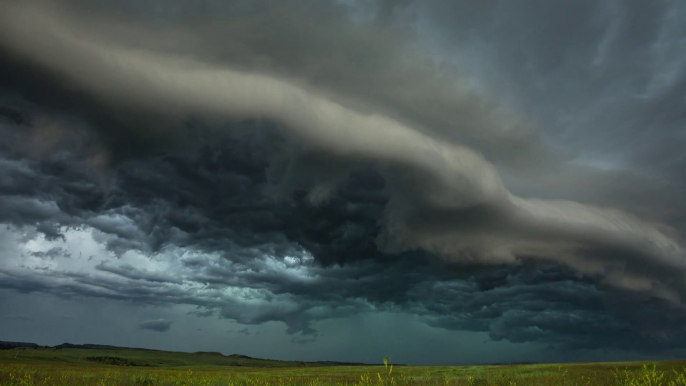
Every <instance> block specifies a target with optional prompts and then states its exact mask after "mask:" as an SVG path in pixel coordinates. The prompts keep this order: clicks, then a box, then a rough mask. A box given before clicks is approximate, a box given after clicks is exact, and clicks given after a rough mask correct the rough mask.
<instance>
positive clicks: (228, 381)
mask: <svg viewBox="0 0 686 386" xmlns="http://www.w3.org/2000/svg"><path fill="white" fill-rule="evenodd" d="M685 377H686V361H665V362H655V363H650V364H647V363H639V362H615V363H575V364H561V365H557V364H534V365H500V366H391V365H390V364H389V365H388V366H384V365H383V364H382V365H379V366H323V365H317V364H312V363H303V362H282V361H270V360H262V359H253V358H246V357H241V356H224V355H221V354H218V353H194V354H190V353H174V352H165V351H147V350H84V349H63V350H54V349H24V350H3V351H0V385H1V386H15V385H22V386H23V385H27V386H28V385H59V386H62V385H113V386H125V385H126V386H128V385H151V386H152V385H188V386H191V385H233V386H286V385H303V386H328V385H332V386H333V385H349V386H405V385H407V386H409V385H418V386H422V385H441V386H458V385H507V386H515V385H516V386H528V385H532V386H533V385H542V386H545V385H570V386H571V385H631V386H643V385H645V386H648V385H649V386H659V385H665V386H677V385H679V386H681V385H684V386H686V378H685Z"/></svg>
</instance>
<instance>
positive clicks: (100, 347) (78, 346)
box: [52, 343, 160, 351]
mask: <svg viewBox="0 0 686 386" xmlns="http://www.w3.org/2000/svg"><path fill="white" fill-rule="evenodd" d="M52 348H55V349H58V350H59V349H63V348H76V349H82V350H145V351H160V350H153V349H149V348H138V347H121V346H110V345H106V344H71V343H62V344H58V345H57V346H53V347H52Z"/></svg>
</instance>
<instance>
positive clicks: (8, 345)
mask: <svg viewBox="0 0 686 386" xmlns="http://www.w3.org/2000/svg"><path fill="white" fill-rule="evenodd" d="M17 347H34V348H38V347H40V346H38V345H37V344H35V343H27V342H6V341H2V340H0V350H9V349H12V348H17Z"/></svg>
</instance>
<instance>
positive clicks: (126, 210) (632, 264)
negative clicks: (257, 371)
mask: <svg viewBox="0 0 686 386" xmlns="http://www.w3.org/2000/svg"><path fill="white" fill-rule="evenodd" d="M27 4H28V5H27ZM59 4H61V5H60V6H55V5H51V6H48V5H47V3H41V2H30V3H19V2H8V3H7V4H5V5H2V6H1V7H2V9H3V10H5V11H6V13H5V14H6V15H13V16H14V17H13V18H11V20H10V19H7V20H6V21H7V23H4V24H3V27H2V28H3V31H4V32H6V34H4V35H3V37H2V38H0V48H1V50H0V55H1V56H2V58H5V59H7V60H5V61H3V64H2V66H3V68H2V70H3V71H2V73H3V74H5V75H3V76H1V77H0V85H1V86H2V91H3V95H2V96H1V98H0V101H1V104H0V105H1V106H2V108H0V119H2V120H1V121H0V131H1V132H0V134H2V136H3V138H6V140H5V141H3V143H2V144H0V191H1V192H2V193H1V194H0V222H2V223H3V224H6V225H8V226H9V228H8V229H7V231H6V232H5V233H4V234H3V235H2V237H3V238H6V239H7V243H6V245H7V246H6V247H5V248H4V249H2V250H0V253H2V256H3V259H4V260H3V261H2V265H0V285H1V286H2V287H3V288H8V289H14V290H16V291H18V292H21V293H32V292H41V293H49V294H54V295H58V296H62V297H67V298H97V299H109V300H111V301H125V302H130V303H132V304H140V305H153V306H160V307H165V306H169V307H181V306H191V307H195V311H193V314H195V315H196V316H201V317H211V318H216V317H219V318H224V319H231V320H234V321H237V322H239V323H242V324H249V325H262V324H265V323H268V322H282V323H285V325H286V326H287V331H286V332H287V334H290V335H291V339H292V341H293V342H299V343H307V342H311V341H312V340H314V339H316V338H317V337H318V336H319V333H320V332H319V331H318V330H317V329H316V327H315V325H316V324H317V323H319V322H321V321H325V320H330V319H332V318H348V317H352V316H354V315H358V314H361V313H366V312H374V311H377V312H378V311H386V312H395V311H398V312H403V313H409V314H413V315H415V316H416V317H417V318H418V319H419V320H421V321H422V322H424V323H426V324H428V325H430V326H435V327H440V328H442V329H446V330H455V331H474V332H480V333H487V334H488V335H489V336H490V338H491V339H492V340H494V341H503V340H506V341H509V342H533V343H540V344H545V345H547V346H548V347H550V348H554V349H563V350H584V349H603V348H607V349H619V350H628V351H632V350H634V351H642V352H670V353H674V355H676V354H677V353H679V352H680V351H679V350H680V349H682V348H683V347H684V344H686V337H685V336H684V330H683V328H682V327H681V326H683V324H684V322H685V320H684V318H685V317H686V312H684V309H683V306H682V305H681V298H682V296H683V295H684V294H686V287H685V283H684V281H683V273H684V271H685V270H686V261H685V258H686V256H685V255H684V249H683V244H682V241H681V240H683V227H682V225H683V224H684V218H686V217H684V214H685V213H686V212H684V209H686V208H685V207H684V206H683V202H682V200H681V199H680V197H681V194H680V193H681V192H683V186H684V185H683V181H684V180H683V179H682V178H681V175H680V174H679V173H680V172H679V170H680V168H679V165H680V162H681V159H680V158H679V157H677V156H676V153H677V151H678V146H677V145H674V146H672V147H670V146H667V144H668V143H676V144H678V143H679V139H678V138H679V137H678V134H675V133H678V130H677V129H676V128H679V127H681V126H680V125H681V124H682V117H681V116H679V114H677V113H676V112H675V111H676V110H672V109H669V108H667V107H664V106H665V105H666V104H667V102H665V101H669V102H670V103H672V101H679V100H680V98H681V97H682V92H681V91H680V90H681V89H680V88H679V87H678V86H675V87H671V86H669V87H668V86H666V85H662V86H660V87H663V88H664V89H665V90H666V91H665V90H663V91H659V92H658V91H655V90H656V89H654V88H655V87H658V85H653V86H649V85H651V84H653V83H655V82H657V80H655V79H657V78H656V76H657V75H655V73H656V72H657V71H658V70H656V69H652V68H644V67H641V66H644V65H645V64H641V63H640V60H639V59H640V58H641V57H643V56H642V55H648V53H650V54H651V55H652V53H653V52H654V51H655V50H657V51H660V50H662V51H664V50H663V49H661V48H659V45H658V48H655V45H656V44H657V43H659V42H662V43H663V44H668V45H669V44H672V40H671V38H667V37H664V34H661V33H660V32H659V31H661V30H662V29H663V28H667V27H664V24H665V23H666V22H665V20H664V19H665V18H669V17H672V16H669V15H671V13H673V12H677V13H678V12H679V10H678V9H677V8H678V6H674V9H672V8H670V6H669V5H667V4H666V3H665V4H662V3H659V4H657V3H656V4H657V5H651V6H649V7H648V8H649V9H638V6H637V5H633V4H632V5H623V4H615V5H613V4H614V3H610V2H607V3H595V2H594V3H590V2H578V3H574V4H566V5H565V6H564V7H553V6H551V5H549V4H548V3H536V2H531V3H527V4H523V5H515V4H512V3H509V2H504V3H501V2H495V1H494V2H482V3H479V4H478V5H475V4H470V3H459V4H443V3H441V4H431V3H429V2H426V3H423V2H422V3H419V2H417V3H412V2H397V3H396V2H383V3H379V4H376V5H375V6H372V7H371V8H357V7H356V6H354V5H340V4H339V5H331V4H324V3H321V4H319V5H317V6H314V7H304V6H302V5H298V4H299V3H298V4H295V5H294V7H293V8H290V7H289V8H284V7H283V6H282V5H280V3H271V2H261V3H258V4H257V5H255V4H253V5H250V6H246V5H240V4H241V3H233V4H231V5H218V4H215V3H210V2H207V3H202V4H200V5H198V4H195V5H192V6H191V5H190V3H183V2H179V3H178V5H179V7H178V8H175V7H164V10H161V9H157V10H156V8H154V7H142V6H140V5H137V4H139V3H137V2H136V3H134V2H121V3H117V4H114V5H112V4H110V3H108V4H109V5H107V6H106V7H103V6H104V5H105V4H104V3H99V5H98V6H97V7H92V5H87V6H84V4H83V2H79V1H65V2H61V3H59ZM75 4H77V5H79V7H73V8H70V7H71V6H74V5H75ZM88 4H91V3H90V2H88ZM175 4H177V3H175ZM91 7H92V8H91ZM565 7H566V8H565ZM613 7H614V8H613ZM77 9H78V11H77ZM48 11H49V12H48ZM348 11H350V13H348ZM616 12H618V13H617V14H615V13H616ZM210 14H211V15H212V16H209V15H210ZM123 15H126V17H123ZM288 15H290V16H292V17H287V16H288ZM504 15H509V16H507V17H505V16H504ZM636 15H645V17H637V16H636ZM350 18H352V21H351V19H350ZM561 19H564V20H567V22H565V23H561V22H559V21H560V20H561ZM200 20H202V21H203V23H202V27H201V28H195V26H197V23H198V21H200ZM428 20H431V21H432V22H433V21H435V23H434V24H432V26H433V27H431V28H428V27H427V24H426V23H428ZM455 20H457V21H460V20H461V21H462V22H459V23H455ZM608 20H609V21H611V23H609V24H608V23H606V21H608ZM408 21H410V22H412V23H414V24H412V25H411V26H409V25H406V24H403V23H407V22H408ZM613 23H614V24H613ZM265 25H269V26H270V28H269V29H265V28H264V26H265ZM524 25H527V26H529V27H527V28H524V27H522V26H524ZM608 25H609V26H608ZM613 25H614V26H613ZM636 30H641V31H644V32H645V33H642V34H638V35H637V34H636V32H635V31H636ZM81 31H88V32H89V34H88V36H89V38H87V39H86V38H83V37H82V36H84V35H83V34H82V33H81ZM257 31H261V33H260V34H257V33H256V32H257ZM504 31H514V32H513V33H505V32H504ZM670 31H671V30H670ZM414 34H418V35H414ZM227 35H228V36H233V37H235V39H233V40H231V41H230V42H227V41H226V39H225V38H223V37H224V36H227ZM413 39H420V40H413ZM421 39H424V40H421ZM664 39H667V41H664ZM418 42H425V43H426V47H423V48H422V49H419V48H418V47H417V46H416V44H417V43H418ZM220 43H221V44H220ZM629 43H631V44H629ZM317 47H319V48H320V49H317ZM446 47H458V48H459V50H457V51H456V53H455V55H453V50H452V49H446ZM433 49H436V52H433V51H432V50H433ZM662 51H660V52H662ZM441 52H443V57H440V56H438V55H439V53H441ZM51 53H52V54H51ZM432 55H434V56H438V57H437V58H434V57H432ZM655 55H657V54H655ZM355 58H357V59H355ZM434 59H436V60H434ZM438 59H441V60H443V63H445V64H443V65H441V64H438V63H437V60H438ZM675 60H676V59H675ZM619 63H626V64H625V65H620V64H619ZM675 65H676V64H675ZM453 66H456V67H458V68H457V69H455V67H453ZM594 71H595V72H594ZM651 71H652V72H651ZM660 71H666V70H660ZM467 74H471V77H470V76H467ZM594 74H595V75H594ZM634 74H635V76H634ZM630 78H631V79H630ZM472 79H474V81H472ZM593 79H595V80H593ZM675 79H676V78H675ZM631 82H636V83H637V84H638V85H636V84H634V83H631ZM651 82H653V83H651ZM472 83H475V84H472ZM658 83H659V82H658ZM668 83H669V85H672V83H674V84H678V82H677V81H676V80H670V81H669V82H668ZM651 87H652V88H651ZM658 88H659V87H658ZM648 89H650V90H649V91H646V90H648ZM667 89H668V90H667ZM629 91H630V92H629ZM639 91H640V92H639ZM625 92H628V94H627V95H632V96H633V97H632V98H633V99H631V98H629V97H624V96H623V97H622V98H625V99H626V100H624V99H622V102H621V103H617V102H614V103H612V104H611V103H610V102H609V101H614V100H615V99H614V97H615V96H617V95H624V93H625ZM646 93H648V94H650V95H648V94H646ZM592 96H593V97H594V98H595V99H593V98H591V97H592ZM629 99H630V100H629ZM673 103H678V102H673ZM614 104H617V106H616V110H613V108H615V106H614ZM611 105H612V106H611ZM526 106H533V107H526ZM598 106H605V107H607V108H601V107H598ZM610 107H612V108H610ZM677 107H678V106H677ZM529 108H530V109H531V110H528V109H529ZM677 110H678V109H677ZM503 111H505V112H503ZM651 114H652V115H651ZM641 119H643V120H642V121H641ZM565 120H566V121H565ZM627 121H631V122H638V123H636V124H635V125H633V126H632V125H630V126H627V125H625V124H624V123H626V122H627ZM641 122H643V123H641ZM646 122H649V123H650V125H651V126H650V127H653V126H655V127H656V129H655V130H653V131H652V132H653V135H654V138H653V139H652V140H651V141H649V142H646V141H640V140H639V139H636V138H634V139H632V140H631V141H630V142H621V141H620V142H619V143H617V144H610V143H609V139H610V138H618V137H620V136H630V135H631V134H636V133H638V131H639V126H636V125H639V124H642V125H644V126H642V127H646V126H645V125H646V124H647V123H646ZM563 123H564V125H563ZM565 125H566V126H565ZM563 126H564V127H563ZM539 127H542V128H539ZM599 128H602V129H599ZM575 133H576V134H575ZM675 136H676V138H677V140H675V139H674V138H675ZM569 138H573V140H570V139H569ZM660 149H664V152H661V151H660ZM627 152H628V153H630V155H631V156H627ZM604 153H606V154H607V155H608V157H609V158H606V159H601V158H599V156H600V155H601V154H604ZM633 155H636V156H635V157H634V156H633ZM618 160H619V161H618ZM620 161H621V162H620ZM639 161H640V162H639ZM599 165H600V166H599ZM603 165H605V166H603ZM607 165H610V166H607ZM606 166H607V167H606ZM608 168H609V169H611V170H608ZM19 257H21V258H22V259H24V260H21V259H19ZM168 327H169V326H168V325H167V329H168ZM627 336H631V337H633V338H632V339H631V340H627V339H626V337H627Z"/></svg>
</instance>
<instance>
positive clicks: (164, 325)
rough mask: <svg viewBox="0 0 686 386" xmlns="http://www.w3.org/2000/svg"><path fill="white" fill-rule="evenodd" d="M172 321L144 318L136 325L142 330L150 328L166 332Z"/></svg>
mask: <svg viewBox="0 0 686 386" xmlns="http://www.w3.org/2000/svg"><path fill="white" fill-rule="evenodd" d="M171 325H172V322H170V321H169V320H164V319H154V320H146V321H143V322H141V323H140V324H139V325H138V327H139V328H141V329H143V330H151V331H157V332H167V331H169V329H170V328H171Z"/></svg>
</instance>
